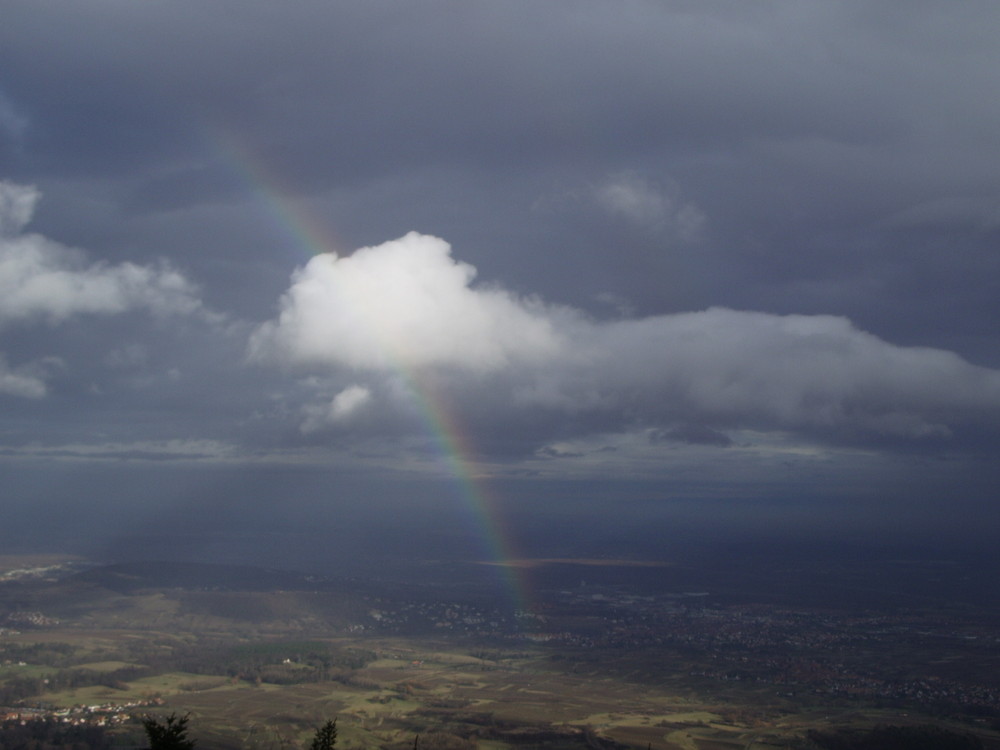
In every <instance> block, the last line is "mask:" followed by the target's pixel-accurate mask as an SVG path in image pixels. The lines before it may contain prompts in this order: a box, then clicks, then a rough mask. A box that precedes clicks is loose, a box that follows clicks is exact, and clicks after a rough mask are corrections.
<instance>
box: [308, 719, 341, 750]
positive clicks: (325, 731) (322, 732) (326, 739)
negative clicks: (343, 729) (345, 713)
mask: <svg viewBox="0 0 1000 750" xmlns="http://www.w3.org/2000/svg"><path fill="white" fill-rule="evenodd" d="M336 744H337V720H336V719H333V720H332V721H327V722H326V724H324V725H323V726H321V727H320V728H319V729H317V730H316V734H315V735H313V741H312V744H311V745H309V750H333V748H334V746H335V745H336Z"/></svg>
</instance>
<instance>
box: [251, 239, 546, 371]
mask: <svg viewBox="0 0 1000 750" xmlns="http://www.w3.org/2000/svg"><path fill="white" fill-rule="evenodd" d="M475 275H476V271H475V269H474V268H473V267H472V266H470V265H468V264H466V263H460V262H458V261H455V260H454V259H453V258H452V257H451V247H450V245H448V243H447V242H445V241H444V240H441V239H438V238H437V237H429V236H427V235H421V234H417V233H415V232H411V233H410V234H407V235H406V236H405V237H402V238H400V239H398V240H394V241H392V242H386V243H384V244H382V245H378V246H377V247H366V248H362V249H360V250H358V251H356V252H355V253H354V254H353V255H350V256H347V257H340V256H338V255H336V254H333V253H328V254H324V255H317V256H316V257H314V258H313V259H312V260H310V261H309V263H308V264H307V265H306V266H305V267H304V268H302V269H300V270H298V271H297V272H296V273H295V275H294V277H293V279H292V286H291V288H290V289H289V290H288V292H287V293H286V294H285V296H284V298H283V299H282V301H281V313H280V315H279V317H278V319H277V320H276V321H273V322H270V323H267V324H265V325H263V326H261V327H260V328H259V329H258V330H257V331H256V333H255V334H254V335H253V337H252V339H251V342H250V354H251V357H253V358H257V359H267V358H272V357H277V358H279V359H283V360H287V361H290V362H294V363H325V364H330V365H342V366H347V367H353V368H359V369H373V370H384V369H391V368H420V367H427V366H440V365H445V366H456V367H461V368H467V369H471V370H479V371H489V370H494V369H498V368H505V367H509V366H511V365H514V364H518V363H521V364H523V363H526V362H531V361H537V360H539V359H544V358H548V357H551V356H553V355H554V354H555V353H556V352H557V351H558V350H559V349H560V347H561V346H562V340H561V339H560V336H559V333H558V331H557V330H556V326H555V324H554V321H553V320H551V319H550V316H549V315H548V314H547V313H546V312H545V311H544V310H543V308H542V306H541V305H539V304H538V303H537V302H534V301H532V300H523V299H519V298H517V297H516V296H514V295H512V294H511V293H509V292H506V291H504V290H501V289H496V288H472V287H471V286H470V284H471V282H472V280H473V278H474V277H475Z"/></svg>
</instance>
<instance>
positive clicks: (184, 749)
mask: <svg viewBox="0 0 1000 750" xmlns="http://www.w3.org/2000/svg"><path fill="white" fill-rule="evenodd" d="M187 724H188V717H187V714H185V715H184V716H178V715H177V714H170V716H168V717H167V718H166V719H165V720H164V721H160V720H159V719H157V718H155V717H153V716H147V717H146V718H144V719H143V720H142V728H143V729H145V730H146V737H148V738H149V750H193V748H194V740H192V739H189V738H188V736H187Z"/></svg>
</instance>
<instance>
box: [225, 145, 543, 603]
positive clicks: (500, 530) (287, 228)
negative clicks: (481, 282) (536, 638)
mask: <svg viewBox="0 0 1000 750" xmlns="http://www.w3.org/2000/svg"><path fill="white" fill-rule="evenodd" d="M209 141H210V143H211V144H212V147H213V148H212V151H213V153H214V154H216V156H217V157H218V158H221V159H222V160H223V161H224V163H225V165H226V166H227V168H228V169H229V170H230V171H232V172H233V173H235V174H236V175H237V176H238V177H239V178H240V180H241V181H242V183H243V184H244V185H245V186H246V187H247V188H248V189H249V190H250V192H251V193H252V195H253V198H254V200H255V202H256V203H257V205H259V206H260V207H261V208H262V209H263V210H264V211H265V213H266V215H267V216H268V217H269V220H270V221H271V222H272V223H273V225H274V226H275V227H277V228H278V229H279V231H281V232H282V233H283V234H285V235H286V236H288V237H289V238H290V239H291V240H292V241H293V242H294V245H295V247H296V248H297V249H298V250H299V251H303V252H304V254H305V255H306V261H308V259H309V258H311V257H313V256H316V255H320V254H322V253H326V252H332V251H334V250H335V248H336V243H335V242H333V241H331V238H330V237H329V236H328V234H329V232H328V230H327V229H326V228H325V227H323V226H322V225H321V224H320V223H319V222H318V221H316V220H315V219H314V218H313V217H312V216H311V215H309V214H308V213H307V212H306V211H304V210H302V209H301V208H300V207H299V206H298V205H297V204H296V203H295V202H293V201H292V200H291V198H290V196H291V195H293V191H291V190H289V189H287V188H286V187H285V186H284V185H282V183H281V181H280V180H279V179H278V177H277V176H276V175H275V174H274V172H273V171H272V170H268V169H266V168H265V166H264V165H263V164H262V163H261V162H260V160H259V159H256V158H254V157H253V155H252V152H251V150H250V149H248V148H245V147H244V146H243V145H242V144H241V143H240V141H239V140H238V139H237V138H236V136H235V135H234V134H233V133H232V132H228V131H221V130H218V129H215V130H212V131H211V132H210V133H209ZM341 291H342V293H343V294H344V295H345V297H346V298H347V299H348V301H350V290H346V289H344V290H341ZM352 304H358V305H362V304H363V301H360V300H357V301H355V302H352ZM371 333H372V337H373V339H374V340H376V341H379V342H380V346H381V348H382V350H383V353H384V354H385V356H386V361H387V362H389V363H390V365H391V367H392V370H393V372H394V374H395V375H396V376H397V378H398V380H399V382H400V383H402V385H403V386H404V387H405V389H406V391H407V392H408V394H409V395H410V397H411V400H412V402H413V404H414V406H415V407H416V409H417V411H418V412H419V414H420V417H421V422H422V424H423V425H424V428H425V430H426V432H427V435H428V437H430V438H431V439H432V441H433V443H434V445H435V447H436V449H437V451H438V453H439V456H440V458H441V459H442V461H443V464H444V466H445V467H446V468H447V471H448V473H449V475H450V476H451V477H452V479H453V480H454V482H455V483H456V487H457V488H458V489H459V491H460V494H461V497H462V500H463V502H464V504H465V505H466V506H467V508H468V509H469V510H470V512H471V513H472V515H473V517H474V518H475V519H476V521H475V523H476V525H477V526H478V529H479V533H480V536H481V539H482V540H483V541H485V544H486V546H487V551H488V555H489V557H490V558H491V559H490V560H489V562H491V563H495V564H498V570H500V571H501V575H502V576H503V577H504V583H505V587H506V589H507V591H508V592H509V595H510V598H511V603H512V605H513V606H514V607H515V609H520V610H529V609H530V604H529V598H528V595H527V592H528V590H529V589H528V586H527V585H526V581H525V580H524V579H523V576H524V573H523V570H522V568H520V567H519V566H517V565H514V564H512V562H513V560H514V556H513V555H511V554H510V549H511V544H510V535H509V534H508V533H507V532H506V530H505V528H504V525H503V523H502V521H501V520H500V517H499V514H498V512H497V510H496V507H497V501H496V499H495V498H493V497H492V496H491V494H490V492H489V489H488V486H487V484H486V482H485V481H484V480H481V479H479V478H478V473H479V472H478V471H477V470H476V464H475V460H474V458H473V456H474V455H475V451H474V450H473V449H472V444H471V441H470V440H469V438H468V436H467V435H466V434H465V433H464V432H463V430H462V429H461V427H460V423H459V421H458V420H457V419H456V418H455V416H454V414H453V411H452V409H451V408H450V407H449V405H448V403H447V402H446V401H445V399H443V398H441V397H440V395H439V394H438V393H437V392H436V391H435V389H434V388H433V387H431V386H430V384H429V383H427V382H425V381H423V380H422V379H421V378H420V377H419V375H418V373H417V372H415V371H414V370H413V369H412V368H410V367H408V366H407V365H406V363H405V362H404V361H403V359H402V358H400V357H399V356H396V354H395V352H394V351H393V347H392V346H391V345H390V344H389V342H387V341H386V339H385V337H384V336H382V335H381V332H379V331H372V332H371Z"/></svg>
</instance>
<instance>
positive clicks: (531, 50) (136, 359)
mask: <svg viewBox="0 0 1000 750" xmlns="http://www.w3.org/2000/svg"><path fill="white" fill-rule="evenodd" d="M996 28H1000V5H997V4H996V3H987V2H970V3H963V4H961V5H956V4H954V3H945V2H943V1H942V2H934V1H931V2H914V3H907V4H901V3H897V4H891V3H878V4H873V3H871V2H870V1H869V0H857V1H853V0H847V1H844V2H841V1H839V0H829V1H827V0H763V1H762V2H754V3H733V2H725V1H719V2H715V1H714V0H697V1H693V0H666V1H663V2H661V1H660V0H626V1H625V2H597V1H594V2H591V1H590V0H584V2H578V1H577V0H565V1H564V0H552V2H545V3H537V2H530V1H528V0H512V1H511V2H502V3H497V2H485V1H483V2H479V1H478V0H472V1H471V2H463V3H453V2H451V1H450V0H441V1H440V2H439V1H437V0H415V1H414V2H408V3H406V4H399V3H396V2H383V1H382V0H368V1H367V2H357V3H329V2H325V1H324V0H289V2H286V3H281V4H280V5H278V4H274V3H269V2H264V1H263V0H245V1H244V2H228V1H224V2H222V3H220V4H205V3H196V2H194V1H193V0H171V1H169V2H168V1H165V0H152V1H150V2H143V3H129V2H116V1H111V0H98V1H97V2H92V3H87V4H86V5H83V4H80V3H76V2H70V1H68V0H65V1H64V0H55V1H54V2H51V3H38V2H36V0H9V2H6V3H5V5H4V12H3V22H2V23H0V178H4V179H10V180H13V181H15V182H18V183H24V184H34V185H38V187H39V190H40V191H41V192H43V193H44V194H45V200H44V201H43V202H42V203H41V204H40V205H39V207H38V210H37V211H34V209H35V202H36V199H37V194H36V193H35V192H33V191H31V190H29V189H27V188H23V187H22V188H18V187H16V186H14V187H11V186H8V187H7V188H5V189H3V190H0V206H2V208H0V234H2V236H3V240H2V242H3V246H2V247H3V251H2V253H3V254H2V255H0V353H2V355H3V356H2V359H0V394H4V396H3V397H4V399H5V404H4V405H5V408H6V409H7V411H5V416H7V417H8V419H7V424H8V425H9V426H10V430H11V432H10V433H9V435H10V437H9V441H10V443H12V444H13V443H15V442H18V441H20V443H22V444H25V443H28V442H30V441H32V440H35V441H40V442H41V443H46V441H50V442H52V443H58V442H59V441H60V440H63V441H67V442H68V444H73V445H77V444H78V443H84V442H86V439H87V434H88V433H89V432H93V431H95V430H97V429H98V427H97V426H99V429H100V430H101V431H104V432H107V433H108V437H107V438H106V439H107V440H109V441H111V442H112V443H114V445H115V446H116V447H115V448H114V450H112V451H110V452H111V453H115V452H117V451H118V447H121V446H127V445H128V444H129V442H130V441H135V442H136V444H142V445H143V446H145V447H144V448H143V449H142V451H143V452H144V453H150V452H151V451H152V449H151V448H150V445H151V443H149V442H148V441H154V442H155V441H157V440H166V439H180V440H184V441H187V440H201V439H205V440H209V441H218V443H219V444H225V445H228V446H232V445H240V446H244V447H248V450H253V451H259V452H260V455H265V454H266V455H272V456H273V455H275V454H281V455H284V454H283V452H285V451H287V452H288V453H290V454H294V453H295V452H296V451H299V450H300V449H303V446H306V447H308V448H310V449H315V450H316V455H320V454H322V453H323V451H324V450H326V451H328V452H331V453H332V452H333V451H335V450H341V449H343V450H345V451H350V450H352V449H354V447H355V446H356V445H357V444H360V443H361V442H363V441H371V442H370V443H365V445H366V447H369V446H370V445H371V443H374V442H378V441H380V442H378V445H377V446H376V447H377V448H378V450H379V451H382V453H380V454H379V455H396V454H394V453H393V451H394V450H395V449H396V448H397V447H398V445H399V442H398V441H402V440H407V439H414V440H416V439H418V438H414V436H415V435H418V434H419V430H420V426H419V425H417V424H415V420H414V419H413V415H412V413H411V414H410V416H409V418H408V417H407V416H406V415H407V413H408V412H407V408H408V406H407V402H408V401H412V399H413V394H412V393H408V392H407V386H406V384H405V383H404V382H403V381H405V379H406V378H404V377H402V376H400V375H399V373H400V372H407V373H410V374H411V375H412V376H413V377H414V378H416V380H414V382H423V381H426V383H427V386H428V387H429V388H433V389H434V392H435V393H437V394H438V396H439V397H440V398H444V399H447V401H448V402H449V403H450V404H451V406H452V407H453V409H454V410H455V413H456V414H457V415H460V417H461V420H462V421H463V422H464V423H465V425H466V428H467V429H468V430H469V431H470V433H471V434H472V436H473V437H474V438H476V440H475V441H474V442H478V443H479V444H480V445H482V446H485V447H484V450H495V451H496V452H497V453H501V452H505V454H506V455H518V456H524V455H532V454H533V453H534V451H536V450H539V446H542V448H541V450H543V451H544V450H545V449H548V453H549V454H550V455H559V456H568V455H570V454H574V453H576V454H580V453H583V452H584V450H583V449H582V448H580V447H579V445H581V444H586V445H587V446H589V447H590V448H593V449H594V450H598V449H599V448H600V445H601V441H602V440H603V439H604V438H603V437H602V436H603V435H604V434H610V433H613V432H615V431H619V432H621V431H630V430H631V431H632V432H630V433H629V435H630V436H632V437H635V438H636V440H637V441H640V442H641V441H645V443H646V444H647V447H649V450H650V452H651V454H656V452H657V451H659V452H660V454H661V455H662V453H663V452H665V451H667V450H673V448H674V447H677V446H681V448H678V450H682V449H686V448H685V447H690V446H701V447H702V448H703V449H704V453H705V455H709V454H710V453H712V452H715V453H716V454H718V453H723V452H726V453H727V455H732V454H735V453H736V452H737V451H738V448H739V445H738V443H739V442H740V441H741V440H745V439H746V440H749V439H750V438H744V437H740V436H739V435H740V434H749V432H748V431H750V432H752V430H753V429H756V430H769V431H772V432H771V435H772V436H773V435H774V434H776V433H777V432H779V431H787V432H789V433H790V435H788V436H786V438H784V439H785V440H786V441H788V442H795V441H796V440H800V441H809V440H817V439H823V440H827V441H830V442H834V441H840V442H842V443H847V444H850V445H852V446H858V445H862V446H864V447H865V449H866V450H867V449H869V448H871V449H872V450H873V451H874V452H876V453H878V451H879V449H880V448H882V447H886V446H889V447H892V448H899V447H901V446H909V447H910V448H911V449H913V450H917V448H913V446H921V448H920V450H925V451H927V452H928V453H933V452H935V451H937V454H938V455H943V454H944V453H948V454H949V455H953V454H954V452H957V453H958V454H959V455H961V451H962V450H967V451H968V455H975V456H981V455H987V454H989V453H990V452H992V451H995V449H996V446H997V438H998V436H997V428H996V424H997V410H996V409H997V406H996V398H997V396H996V388H997V386H996V368H1000V337H998V332H997V327H996V321H997V320H1000V288H998V286H997V279H1000V253H997V252H996V248H997V239H998V227H1000V221H998V219H997V217H998V216H1000V210H998V208H997V206H998V205H1000V203H998V198H997V196H1000V179H998V177H997V175H1000V142H998V134H1000V98H998V97H996V96H995V91H994V89H995V84H996V81H995V77H996V71H997V70H1000V44H998V42H997V37H996V34H995V31H994V30H995V29H996ZM234 144H236V146H235V147H234ZM33 211H34V213H32V212H33ZM301 217H306V221H301ZM29 218H30V220H31V221H32V222H33V223H32V224H30V225H26V222H28V220H29ZM303 225H307V226H305V227H304V226H303ZM26 226H27V227H28V228H29V229H30V230H31V231H26ZM306 230H309V231H306ZM312 230H315V231H312ZM411 230H417V231H419V232H420V233H422V234H420V235H412V236H410V237H404V234H405V233H406V232H408V231H411ZM304 235H309V236H308V237H307V238H304ZM429 235H435V236H440V237H446V238H448V240H449V241H451V242H454V243H455V246H456V248H458V249H459V251H458V257H459V258H460V259H461V261H462V262H459V261H457V260H454V259H452V258H451V256H450V255H449V253H448V251H447V248H446V246H445V245H444V244H443V242H442V241H438V240H434V239H432V238H430V237H429ZM319 237H325V238H326V239H324V240H320V239H318V238H319ZM393 237H402V238H403V239H401V240H398V241H397V242H396V243H394V244H384V245H383V244H380V243H384V242H385V240H386V239H388V238H393ZM46 238H52V239H46ZM75 247H79V248H85V251H81V250H74V249H71V248H75ZM356 247H365V248H367V249H365V250H362V251H358V252H355V253H353V254H351V255H348V251H349V250H350V249H352V248H356ZM331 249H336V250H338V251H339V252H340V256H339V257H335V256H333V255H329V254H323V255H320V256H318V257H317V259H316V260H314V261H312V262H310V263H309V264H308V265H306V266H305V267H304V268H302V269H301V270H300V271H298V272H297V274H296V276H295V277H294V279H293V281H292V284H291V287H290V288H289V283H288V274H289V272H290V271H291V269H292V268H294V267H295V266H296V265H301V264H303V263H304V262H305V260H306V259H307V258H308V257H310V256H311V255H313V254H314V253H316V252H318V251H322V250H331ZM163 259H166V260H163ZM390 261H391V262H390ZM179 269H183V271H181V270H179ZM476 270H478V275H476ZM480 279H486V280H487V281H491V280H493V281H496V282H498V283H497V284H495V285H491V284H490V283H483V282H482V281H479V280H480ZM192 281H196V282H197V284H198V287H197V288H196V287H195V286H194V284H193V283H192ZM283 292H284V293H285V295H284V297H283V298H281V295H282V293H283ZM532 295H537V296H532ZM279 298H280V301H279ZM202 301H204V305H205V306H211V307H212V308H213V309H218V310H225V311H226V312H227V313H229V315H230V316H231V317H230V318H229V320H230V321H231V322H232V321H235V320H242V321H243V322H242V323H232V325H231V326H230V327H229V328H228V329H227V330H225V331H223V330H217V329H215V328H213V327H212V326H205V325H203V323H204V322H205V320H206V318H210V317H211V316H210V315H209V314H208V313H206V312H205V309H204V307H202V306H201V304H202ZM276 304H277V310H276V309H275V306H276ZM747 311H754V312H747ZM136 313H139V314H136ZM616 315H617V316H618V319H612V318H613V317H614V316H616ZM261 321H268V322H265V323H263V324H262V323H261ZM250 331H254V333H253V334H252V335H251V334H250V333H249V332H250ZM248 336H249V337H250V344H249V347H248V346H247V339H248ZM246 350H249V352H250V358H251V360H252V363H251V366H247V363H245V362H244V361H242V360H241V356H244V354H245V351H246ZM275 363H279V364H286V365H289V368H287V369H282V368H280V367H273V366H272V365H274V364H275ZM976 365H984V366H986V367H985V368H983V367H977V366H976ZM990 368H993V369H990ZM44 394H49V395H58V398H42V397H41V396H43V395H44ZM741 431H742V432H741ZM102 439H105V438H102ZM394 440H396V441H397V442H393V441H394ZM559 441H564V443H565V444H563V443H560V442H559ZM574 441H577V442H574ZM620 443H621V445H622V446H625V445H633V444H634V441H633V443H629V441H628V440H626V439H624V438H623V439H622V440H621V441H620ZM616 445H618V443H616ZM345 446H347V447H346V448H345ZM553 446H555V447H553ZM560 446H562V447H560ZM595 446H596V447H595ZM726 447H730V448H734V450H730V451H723V450H722V449H724V448H726ZM73 452H74V454H79V453H81V451H77V450H76V449H74V451H73ZM206 452H209V453H210V452H211V451H206ZM625 452H626V448H625V447H621V448H620V451H619V454H622V453H625ZM165 453H166V454H170V453H171V451H165ZM255 455H257V454H255ZM895 455H898V454H895ZM552 463H555V460H553V462H552Z"/></svg>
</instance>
